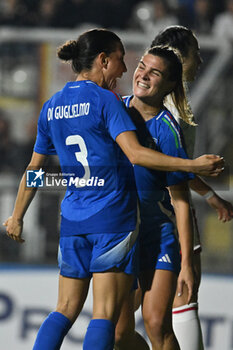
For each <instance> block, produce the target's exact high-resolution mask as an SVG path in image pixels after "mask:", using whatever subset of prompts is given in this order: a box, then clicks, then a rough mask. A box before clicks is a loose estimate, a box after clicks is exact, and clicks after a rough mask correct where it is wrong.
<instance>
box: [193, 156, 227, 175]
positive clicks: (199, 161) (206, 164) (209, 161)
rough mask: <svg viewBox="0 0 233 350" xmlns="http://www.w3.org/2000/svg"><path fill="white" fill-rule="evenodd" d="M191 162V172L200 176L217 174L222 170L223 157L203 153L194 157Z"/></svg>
mask: <svg viewBox="0 0 233 350" xmlns="http://www.w3.org/2000/svg"><path fill="white" fill-rule="evenodd" d="M193 162H194V170H193V171H192V172H193V173H195V174H198V175H201V176H218V175H219V174H221V172H222V171H223V170H224V159H223V157H220V156H216V155H214V154H205V155H203V156H201V157H198V158H195V159H194V160H193Z"/></svg>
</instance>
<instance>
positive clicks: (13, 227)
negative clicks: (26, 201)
mask: <svg viewBox="0 0 233 350" xmlns="http://www.w3.org/2000/svg"><path fill="white" fill-rule="evenodd" d="M3 225H4V226H6V233H7V235H8V236H9V237H10V238H11V239H13V240H14V241H17V242H19V243H23V242H24V241H25V240H24V239H23V238H22V237H21V234H22V231H23V220H19V219H15V218H13V217H12V216H10V217H9V218H8V219H7V220H6V221H5V222H4V223H3Z"/></svg>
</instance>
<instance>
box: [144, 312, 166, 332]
mask: <svg viewBox="0 0 233 350" xmlns="http://www.w3.org/2000/svg"><path fill="white" fill-rule="evenodd" d="M144 323H145V326H146V328H147V329H148V330H149V331H150V333H152V334H154V335H155V336H158V335H161V334H162V333H163V321H162V319H161V318H160V317H159V316H158V315H153V314H152V315H149V316H147V317H144Z"/></svg>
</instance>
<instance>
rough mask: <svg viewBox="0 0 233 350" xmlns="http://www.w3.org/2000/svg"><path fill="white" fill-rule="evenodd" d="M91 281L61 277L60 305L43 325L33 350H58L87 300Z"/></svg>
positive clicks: (58, 304)
mask: <svg viewBox="0 0 233 350" xmlns="http://www.w3.org/2000/svg"><path fill="white" fill-rule="evenodd" d="M89 283H90V279H89V278H85V279H79V278H68V277H63V276H61V275H60V276H59V293H58V303H57V308H56V311H55V312H51V313H50V314H49V315H48V317H47V318H46V319H45V321H44V322H43V323H42V325H41V327H40V329H39V332H38V334H37V338H36V341H35V344H34V346H33V350H41V349H43V350H58V349H60V347H61V345H62V342H63V339H64V337H65V336H66V334H67V332H68V331H69V329H70V327H71V326H72V324H73V322H74V321H75V320H76V318H77V317H78V315H79V313H80V311H81V310H82V307H83V304H84V302H85V300H86V296H87V292H88V287H89Z"/></svg>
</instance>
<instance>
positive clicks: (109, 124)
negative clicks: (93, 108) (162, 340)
mask: <svg viewBox="0 0 233 350" xmlns="http://www.w3.org/2000/svg"><path fill="white" fill-rule="evenodd" d="M103 118H104V121H105V126H106V128H107V130H108V132H109V134H110V135H111V137H112V138H113V139H114V140H115V139H116V137H117V136H118V135H119V134H121V133H122V132H125V131H132V130H136V127H135V125H134V123H133V122H132V120H131V118H130V116H129V114H128V112H127V110H126V107H125V105H124V103H123V101H122V100H121V99H120V98H119V97H118V95H117V94H115V93H114V92H111V91H109V94H108V99H107V100H105V101H104V104H103Z"/></svg>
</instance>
